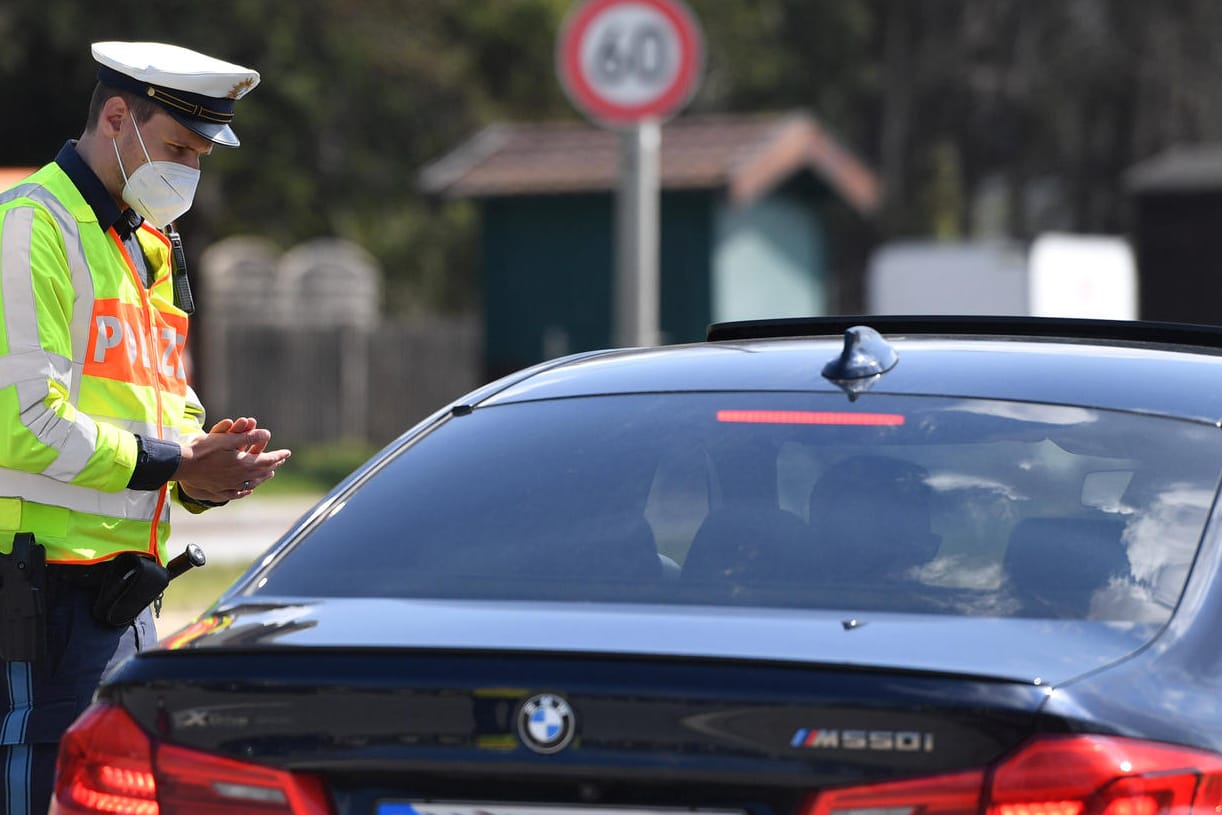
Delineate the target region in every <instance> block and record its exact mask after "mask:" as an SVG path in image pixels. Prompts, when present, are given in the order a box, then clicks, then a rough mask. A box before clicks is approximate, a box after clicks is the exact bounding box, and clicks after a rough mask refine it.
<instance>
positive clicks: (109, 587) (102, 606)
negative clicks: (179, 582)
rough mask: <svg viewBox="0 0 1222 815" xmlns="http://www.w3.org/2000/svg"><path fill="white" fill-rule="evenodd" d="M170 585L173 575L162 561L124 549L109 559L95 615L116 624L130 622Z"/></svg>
mask: <svg viewBox="0 0 1222 815" xmlns="http://www.w3.org/2000/svg"><path fill="white" fill-rule="evenodd" d="M169 584H170V575H169V573H168V572H167V571H166V570H165V567H164V566H162V565H161V564H160V563H158V562H157V561H155V560H153V559H152V558H149V557H145V556H144V555H138V554H136V553H135V552H123V553H122V554H119V555H117V556H116V557H115V558H114V559H113V560H111V561H110V564H109V565H108V567H107V569H106V573H105V574H104V575H103V577H102V583H101V585H100V586H99V587H98V596H97V598H96V599H95V600H94V603H93V618H94V619H95V620H97V621H98V622H100V623H104V624H106V625H112V626H116V627H121V626H125V625H129V624H130V623H131V622H132V621H133V620H135V619H136V617H138V616H139V615H140V612H142V611H144V609H145V608H147V607H148V605H149V604H150V603H152V602H153V601H154V600H156V599H157V598H158V597H160V596H161V593H162V592H164V591H165V587H166V586H168V585H169Z"/></svg>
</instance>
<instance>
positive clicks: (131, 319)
mask: <svg viewBox="0 0 1222 815" xmlns="http://www.w3.org/2000/svg"><path fill="white" fill-rule="evenodd" d="M137 237H138V240H139V241H140V244H141V246H142V247H143V248H144V253H145V256H146V258H147V259H148V262H149V264H150V271H151V272H152V276H153V283H152V285H151V286H149V287H147V288H146V287H145V285H144V283H143V282H142V281H141V279H140V275H139V274H138V272H137V271H136V267H135V266H133V265H132V261H131V258H130V257H129V256H128V254H127V250H126V248H125V247H124V245H123V242H122V240H120V238H119V236H118V235H117V234H116V233H115V231H114V230H113V229H112V230H107V231H103V230H102V229H101V228H100V226H99V224H98V221H97V216H96V215H95V214H94V211H93V209H92V207H90V206H89V204H88V203H87V202H86V201H85V199H84V198H83V197H82V196H81V194H80V192H79V191H78V190H77V188H76V185H74V184H73V183H72V181H71V179H69V177H68V176H67V174H65V173H64V172H63V170H62V169H61V168H60V167H59V166H58V165H57V164H55V163H54V162H53V163H51V164H48V165H46V166H45V167H43V168H42V169H40V170H38V171H37V172H35V173H34V174H33V175H32V176H30V177H29V178H27V179H26V180H24V181H22V182H20V183H19V184H18V185H17V186H16V187H13V188H11V189H10V190H8V191H6V192H3V193H0V551H3V552H8V551H9V550H10V549H11V546H12V534H11V533H13V532H18V531H23V532H33V533H34V536H35V538H36V539H37V540H38V542H39V543H41V544H43V545H44V546H45V547H46V551H47V560H48V561H49V562H58V563H80V564H85V563H94V562H97V561H102V560H108V559H110V558H111V557H113V556H114V555H116V554H118V553H119V552H123V551H137V552H143V553H146V554H149V555H153V556H155V557H156V558H157V559H158V560H159V561H160V562H162V563H165V562H166V559H167V558H166V541H167V539H168V537H169V534H170V524H169V517H170V516H169V499H170V497H171V492H172V490H173V487H174V485H172V484H171V485H166V486H163V487H162V488H161V489H160V490H155V491H153V490H129V489H127V483H128V481H129V479H130V478H131V475H132V472H133V470H134V468H135V464H136V454H137V445H136V439H135V435H136V434H139V435H141V436H144V437H146V438H161V439H167V440H173V441H178V440H179V439H181V438H183V437H184V436H186V435H188V434H194V433H199V432H202V422H203V408H202V407H201V406H200V404H199V400H198V399H197V398H196V397H195V394H194V392H193V391H192V389H191V388H190V387H189V385H188V384H187V377H186V372H185V370H184V363H183V355H184V351H185V349H186V342H187V315H186V314H185V313H183V312H182V311H181V310H180V309H179V308H177V307H176V306H175V305H174V295H173V283H172V281H171V278H170V260H169V257H170V247H169V243H168V241H167V240H166V238H165V236H164V235H162V234H161V233H160V232H158V231H157V230H155V229H153V228H152V227H150V226H148V225H147V224H146V225H143V226H141V227H140V228H139V230H138V235H137Z"/></svg>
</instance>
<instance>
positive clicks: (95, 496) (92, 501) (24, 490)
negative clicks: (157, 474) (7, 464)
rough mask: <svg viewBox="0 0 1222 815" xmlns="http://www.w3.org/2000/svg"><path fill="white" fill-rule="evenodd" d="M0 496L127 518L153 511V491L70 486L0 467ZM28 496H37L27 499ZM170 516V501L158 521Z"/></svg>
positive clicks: (146, 518)
mask: <svg viewBox="0 0 1222 815" xmlns="http://www.w3.org/2000/svg"><path fill="white" fill-rule="evenodd" d="M0 496H13V497H15V498H23V499H25V500H27V501H36V502H37V503H40V504H50V505H51V506H56V507H63V508H65V509H70V510H73V511H75V512H89V513H92V514H94V515H105V516H106V517H108V518H120V519H123V520H131V521H151V520H153V513H154V512H156V511H157V499H158V497H159V492H158V491H157V490H122V491H120V492H102V491H100V490H94V489H86V488H84V487H74V486H72V485H71V484H65V483H63V482H62V481H55V480H53V479H50V478H47V477H46V476H45V475H37V474H35V473H23V472H21V471H20V470H4V469H0ZM31 496H38V497H37V498H31ZM169 518H170V502H169V501H166V502H165V505H164V506H163V507H162V508H161V519H160V520H161V521H162V522H167V521H169Z"/></svg>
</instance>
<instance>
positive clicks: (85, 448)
mask: <svg viewBox="0 0 1222 815" xmlns="http://www.w3.org/2000/svg"><path fill="white" fill-rule="evenodd" d="M16 198H27V199H29V200H32V201H35V202H37V203H38V204H40V205H42V206H43V207H45V208H46V209H47V211H48V212H49V213H50V214H51V215H52V217H54V218H55V220H56V222H57V224H58V226H59V229H60V234H61V237H62V239H63V242H64V250H65V253H66V254H67V259H68V269H69V271H70V274H71V276H72V286H73V291H74V293H75V295H76V300H75V303H74V306H73V318H72V323H71V325H70V326H69V330H70V333H71V337H72V347H73V349H74V356H76V357H78V358H77V359H73V360H72V361H71V362H70V363H68V365H67V366H65V365H64V362H65V361H66V360H64V359H63V357H56V356H55V355H53V354H48V353H47V352H46V351H44V350H42V348H41V343H40V339H39V335H38V306H37V303H36V302H35V297H34V283H33V277H32V272H31V266H32V264H31V239H32V236H33V228H34V218H35V210H34V208H33V207H18V208H15V209H12V210H9V212H8V213H7V215H6V217H5V219H4V234H3V243H2V244H0V245H2V246H3V257H0V285H3V288H4V320H5V326H6V331H7V337H6V339H7V341H8V348H9V353H10V357H11V356H13V355H18V356H17V359H18V361H16V362H11V363H10V364H7V365H5V366H4V367H2V368H0V387H5V386H8V385H16V386H17V396H18V401H19V404H20V408H21V422H22V424H23V425H24V426H25V427H26V428H27V429H28V430H29V431H30V432H31V433H33V434H34V435H35V437H37V438H38V440H39V442H40V443H42V444H44V445H47V446H48V447H52V448H54V449H55V450H57V451H58V452H59V455H58V456H56V458H55V460H54V461H53V462H52V463H51V464H50V465H48V467H47V468H46V469H45V470H44V471H43V472H44V474H45V475H46V476H48V477H49V478H51V479H55V480H56V481H65V482H68V481H71V480H72V479H74V478H75V477H76V476H77V475H79V474H80V472H81V471H82V470H83V469H84V468H85V466H86V464H88V462H89V459H90V458H91V457H92V456H93V452H94V450H95V448H96V445H97V437H98V430H97V426H96V425H95V424H94V422H93V420H92V419H91V418H90V417H89V416H87V415H85V414H83V413H79V412H78V413H76V416H75V418H74V419H71V420H70V419H65V418H63V417H60V416H58V415H56V414H55V413H54V412H53V411H51V410H49V409H48V408H47V407H46V402H45V400H46V397H47V395H48V393H49V391H48V387H47V379H48V378H50V379H53V380H54V381H56V382H58V383H59V384H61V385H62V386H63V387H64V388H65V390H66V391H67V392H68V399H69V401H70V402H71V403H72V404H76V402H77V401H78V397H79V395H80V388H81V378H82V371H83V368H84V357H85V350H86V348H87V347H88V342H89V328H90V325H89V321H90V319H91V318H92V313H93V300H94V289H93V277H92V276H91V275H90V273H89V265H88V263H86V261H85V248H84V245H83V243H82V241H81V235H80V230H79V229H78V228H77V223H76V219H75V218H74V217H72V215H71V213H69V212H68V210H67V208H66V207H64V206H63V204H62V203H61V202H60V201H59V200H58V199H56V198H55V197H54V196H53V195H51V194H50V193H49V192H48V191H47V190H46V188H44V187H43V186H42V185H40V184H23V185H21V186H19V187H16V188H14V189H12V190H10V191H9V192H8V193H6V194H5V195H4V196H0V203H4V202H6V201H11V200H14V199H16ZM38 355H41V356H42V358H43V359H42V361H41V364H39V363H37V362H36V361H35V359H32V358H31V357H37V356H38ZM39 498H42V496H41V495H40V496H39Z"/></svg>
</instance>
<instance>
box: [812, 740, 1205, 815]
mask: <svg viewBox="0 0 1222 815" xmlns="http://www.w3.org/2000/svg"><path fill="white" fill-rule="evenodd" d="M1219 812H1222V756H1219V755H1217V754H1214V753H1209V752H1204V751H1200V750H1192V749H1188V748H1184V747H1177V746H1174V745H1169V744H1160V743H1156V742H1148V741H1139V740H1137V739H1126V738H1115V737H1110V736H1054V737H1044V738H1039V739H1036V740H1034V741H1031V742H1029V743H1027V744H1026V745H1025V746H1023V747H1022V748H1020V749H1019V750H1018V751H1017V752H1016V753H1013V754H1012V755H1010V756H1008V757H1007V758H1005V759H1003V760H1002V761H1001V762H1000V763H999V764H997V765H996V766H994V767H991V768H987V769H983V770H977V771H972V772H965V773H955V774H948V775H940V776H932V777H929V778H921V779H916V780H906V781H889V782H884V783H880V784H870V785H865V786H857V787H846V788H840V789H832V790H825V791H823V792H820V793H817V794H814V795H811V796H810V797H809V798H808V799H807V800H806V801H805V802H804V805H803V809H802V815H979V813H985V815H1218V813H1219Z"/></svg>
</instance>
